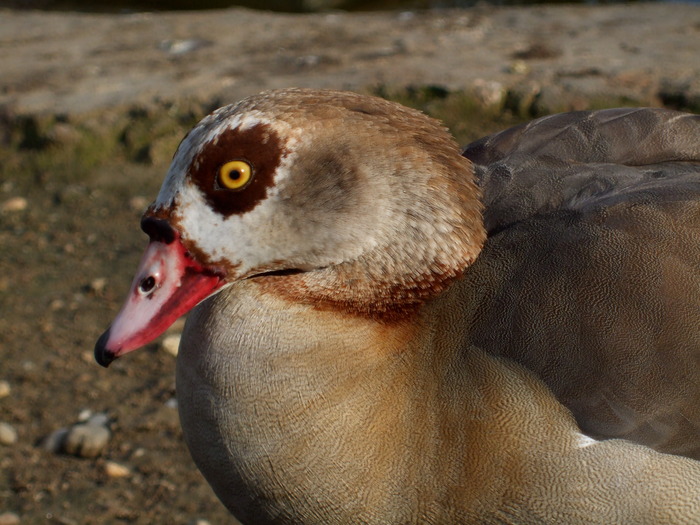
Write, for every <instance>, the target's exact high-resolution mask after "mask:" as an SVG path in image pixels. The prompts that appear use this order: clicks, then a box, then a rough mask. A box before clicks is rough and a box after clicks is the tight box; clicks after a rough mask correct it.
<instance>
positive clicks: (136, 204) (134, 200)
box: [129, 195, 151, 213]
mask: <svg viewBox="0 0 700 525" xmlns="http://www.w3.org/2000/svg"><path fill="white" fill-rule="evenodd" d="M150 202H151V201H149V200H148V199H147V198H146V197H144V196H143V195H136V196H135V197H131V199H129V208H131V209H132V210H134V211H137V212H139V213H140V212H143V210H145V209H146V208H147V207H148V205H149V204H150Z"/></svg>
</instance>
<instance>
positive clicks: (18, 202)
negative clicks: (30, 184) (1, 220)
mask: <svg viewBox="0 0 700 525" xmlns="http://www.w3.org/2000/svg"><path fill="white" fill-rule="evenodd" d="M28 205H29V203H28V202H27V199H25V198H24V197H12V198H11V199H7V200H6V201H5V202H3V203H2V204H1V205H0V211H4V212H13V211H23V210H26V209H27V206H28Z"/></svg>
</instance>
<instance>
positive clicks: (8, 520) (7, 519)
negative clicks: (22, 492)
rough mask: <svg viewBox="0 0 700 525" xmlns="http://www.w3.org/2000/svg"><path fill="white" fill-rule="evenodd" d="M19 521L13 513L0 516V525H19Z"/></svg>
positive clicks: (4, 513)
mask: <svg viewBox="0 0 700 525" xmlns="http://www.w3.org/2000/svg"><path fill="white" fill-rule="evenodd" d="M19 524H20V519H19V516H18V515H17V514H15V513H14V512H3V513H1V514H0V525H19Z"/></svg>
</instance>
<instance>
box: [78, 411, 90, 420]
mask: <svg viewBox="0 0 700 525" xmlns="http://www.w3.org/2000/svg"><path fill="white" fill-rule="evenodd" d="M91 417H92V410H90V409H89V408H84V409H83V410H81V411H80V414H78V421H80V422H81V423H84V422H85V421H87V420H88V419H90V418H91Z"/></svg>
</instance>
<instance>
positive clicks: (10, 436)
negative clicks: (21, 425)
mask: <svg viewBox="0 0 700 525" xmlns="http://www.w3.org/2000/svg"><path fill="white" fill-rule="evenodd" d="M15 443H17V431H16V430H15V427H13V426H12V425H10V424H9V423H0V445H8V446H9V445H14V444H15Z"/></svg>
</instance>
